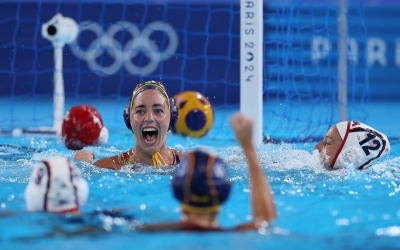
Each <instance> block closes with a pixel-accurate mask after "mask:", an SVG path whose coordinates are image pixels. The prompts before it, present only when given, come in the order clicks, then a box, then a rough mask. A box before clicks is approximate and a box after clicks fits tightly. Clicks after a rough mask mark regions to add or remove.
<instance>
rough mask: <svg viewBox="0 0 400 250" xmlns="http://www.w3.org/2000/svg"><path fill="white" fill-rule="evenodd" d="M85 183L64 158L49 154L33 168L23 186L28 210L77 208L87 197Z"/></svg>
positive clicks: (57, 211) (53, 210) (49, 210)
mask: <svg viewBox="0 0 400 250" xmlns="http://www.w3.org/2000/svg"><path fill="white" fill-rule="evenodd" d="M88 193H89V189H88V184H87V182H86V181H85V179H83V178H82V176H81V174H80V172H79V169H78V168H77V167H76V166H75V164H74V163H73V162H71V161H70V160H69V159H68V158H65V157H50V158H47V159H45V160H43V161H41V162H39V163H38V164H37V165H36V166H35V167H34V169H33V171H32V174H31V179H30V182H29V184H28V186H27V187H26V189H25V200H26V207H27V210H28V211H31V212H55V213H66V212H71V211H75V210H79V207H80V206H82V205H84V204H85V203H86V200H87V198H88Z"/></svg>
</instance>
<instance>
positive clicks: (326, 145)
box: [314, 125, 343, 167]
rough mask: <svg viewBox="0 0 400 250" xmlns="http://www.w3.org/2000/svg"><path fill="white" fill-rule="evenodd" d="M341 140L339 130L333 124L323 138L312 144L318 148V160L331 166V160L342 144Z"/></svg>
mask: <svg viewBox="0 0 400 250" xmlns="http://www.w3.org/2000/svg"><path fill="white" fill-rule="evenodd" d="M342 141H343V140H342V137H340V134H339V131H338V129H337V128H336V125H335V126H332V127H331V128H330V129H329V130H328V132H327V133H326V135H325V138H324V140H322V141H321V142H319V143H318V144H317V145H315V146H314V148H315V149H317V150H318V152H319V160H320V162H321V163H322V164H323V165H324V166H326V167H330V166H331V164H332V161H333V160H334V158H335V156H336V154H337V153H338V151H339V149H340V146H341V145H342Z"/></svg>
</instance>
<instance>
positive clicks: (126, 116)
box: [122, 97, 133, 132]
mask: <svg viewBox="0 0 400 250" xmlns="http://www.w3.org/2000/svg"><path fill="white" fill-rule="evenodd" d="M131 101H132V97H131V99H129V105H128V106H126V107H125V109H124V113H123V114H122V116H123V117H124V122H125V125H126V127H127V128H128V129H129V130H132V126H131V119H130V114H131V112H130V106H131ZM132 132H133V131H132Z"/></svg>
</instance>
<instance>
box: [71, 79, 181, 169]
mask: <svg viewBox="0 0 400 250" xmlns="http://www.w3.org/2000/svg"><path fill="white" fill-rule="evenodd" d="M178 112H179V111H178V108H177V107H176V106H175V103H174V100H173V99H172V98H170V97H169V95H168V93H167V90H166V89H165V87H164V85H163V84H162V83H161V82H156V81H146V82H143V83H140V84H138V85H137V86H136V88H135V90H134V91H133V94H132V97H131V99H130V101H129V105H128V106H127V107H126V108H125V110H124V114H123V116H124V121H125V125H126V126H127V128H128V129H130V130H131V131H132V133H133V136H134V138H135V147H134V148H132V149H130V150H128V151H127V152H124V153H122V154H120V155H115V156H112V157H106V158H103V159H100V160H98V161H96V162H94V163H93V165H95V166H97V167H101V168H109V169H116V170H118V169H121V168H122V166H124V165H128V164H135V163H142V164H146V165H150V166H155V167H157V166H165V165H175V164H178V163H179V162H180V161H181V159H182V158H183V156H184V153H183V152H181V151H178V150H174V149H171V148H168V147H167V133H168V132H169V131H170V130H171V129H172V127H174V126H175V123H176V121H177V119H178ZM94 158H95V155H94V153H93V152H91V151H89V150H79V151H77V152H76V153H75V156H74V160H78V161H86V162H89V163H92V162H93V160H94Z"/></svg>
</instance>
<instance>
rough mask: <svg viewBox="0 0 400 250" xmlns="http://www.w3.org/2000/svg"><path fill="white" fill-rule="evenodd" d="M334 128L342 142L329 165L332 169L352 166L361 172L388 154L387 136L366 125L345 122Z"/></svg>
mask: <svg viewBox="0 0 400 250" xmlns="http://www.w3.org/2000/svg"><path fill="white" fill-rule="evenodd" d="M336 127H337V129H338V131H339V134H340V136H341V138H342V140H343V142H342V145H341V149H340V150H339V151H338V153H337V154H336V157H335V159H334V161H333V162H332V164H331V168H332V169H339V168H344V167H347V166H349V165H353V166H354V167H355V168H357V169H360V170H361V169H364V168H366V167H368V166H370V165H371V164H372V163H374V162H375V161H377V160H378V159H379V158H381V157H383V156H384V155H386V154H388V153H389V152H390V143H389V139H388V138H387V136H386V135H385V134H383V133H381V132H379V131H377V130H376V129H374V128H372V127H370V126H368V125H366V124H363V123H361V122H356V121H347V122H340V123H338V124H336Z"/></svg>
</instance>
